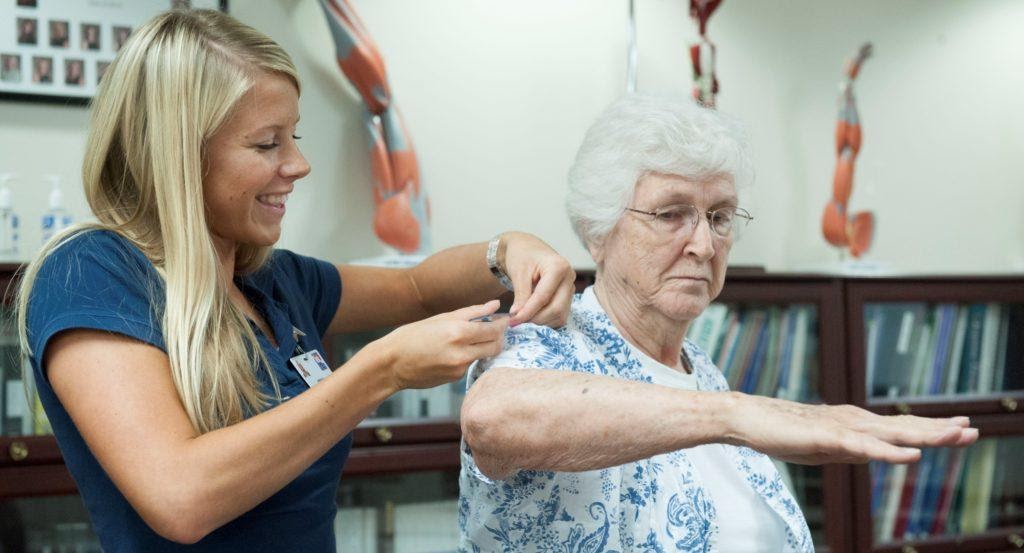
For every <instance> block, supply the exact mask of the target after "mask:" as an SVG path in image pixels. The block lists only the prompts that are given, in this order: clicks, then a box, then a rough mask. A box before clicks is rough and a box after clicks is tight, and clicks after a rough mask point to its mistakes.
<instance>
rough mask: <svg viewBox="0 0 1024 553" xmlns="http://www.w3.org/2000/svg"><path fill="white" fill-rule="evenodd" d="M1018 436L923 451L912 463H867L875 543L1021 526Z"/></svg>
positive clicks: (1022, 454)
mask: <svg viewBox="0 0 1024 553" xmlns="http://www.w3.org/2000/svg"><path fill="white" fill-rule="evenodd" d="M1021 459H1024V437H1010V438H989V439H983V440H979V441H978V442H977V443H976V444H974V445H973V446H971V447H969V448H966V449H928V450H925V451H924V454H923V456H922V457H921V461H920V462H918V463H916V464H913V465H889V464H885V463H871V467H870V472H871V518H872V520H873V521H874V539H875V542H876V543H880V544H881V543H886V542H891V541H898V540H917V539H922V538H925V537H928V536H943V535H964V536H969V535H972V534H977V533H980V532H984V531H986V530H995V529H1000V528H1010V527H1019V526H1021V525H1024V471H1021V470H1020V460H1021Z"/></svg>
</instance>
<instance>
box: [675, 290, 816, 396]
mask: <svg viewBox="0 0 1024 553" xmlns="http://www.w3.org/2000/svg"><path fill="white" fill-rule="evenodd" d="M687 338H688V339H690V340H691V341H692V342H694V343H695V344H696V345H697V346H699V347H700V348H701V349H703V350H704V351H705V352H707V354H708V355H709V356H711V359H712V360H714V362H715V364H716V365H717V366H718V368H719V369H721V371H722V372H723V373H724V374H725V377H726V379H728V381H729V387H730V388H731V389H733V390H737V391H740V392H745V393H750V394H759V395H765V396H772V397H780V398H785V399H791V400H798V401H814V400H817V399H818V386H817V382H818V321H817V310H816V309H815V307H814V306H812V305H803V304H793V305H790V306H787V307H779V306H772V307H737V306H730V305H726V304H721V303H715V304H711V305H709V306H708V308H707V309H705V310H704V313H702V314H701V316H700V317H698V318H697V319H696V320H694V321H693V323H691V324H690V328H689V329H688V330H687Z"/></svg>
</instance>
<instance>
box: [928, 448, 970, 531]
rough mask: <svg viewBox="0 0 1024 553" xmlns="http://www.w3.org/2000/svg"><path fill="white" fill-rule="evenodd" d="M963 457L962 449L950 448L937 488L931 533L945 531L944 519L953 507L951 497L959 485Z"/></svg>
mask: <svg viewBox="0 0 1024 553" xmlns="http://www.w3.org/2000/svg"><path fill="white" fill-rule="evenodd" d="M965 457H966V454H965V450H963V449H952V450H950V453H949V462H948V463H947V464H946V470H945V474H943V480H942V486H941V488H939V497H938V501H937V503H936V507H935V518H934V520H933V521H932V527H931V534H932V535H941V534H943V533H945V532H946V521H947V520H948V519H949V514H950V510H951V509H952V507H953V498H954V497H955V496H956V492H957V489H958V488H959V486H960V474H961V472H962V470H963V464H964V458H965Z"/></svg>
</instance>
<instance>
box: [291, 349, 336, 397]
mask: <svg viewBox="0 0 1024 553" xmlns="http://www.w3.org/2000/svg"><path fill="white" fill-rule="evenodd" d="M289 361H291V363H292V366H293V367H295V370H296V371H298V372H299V376H301V377H302V379H303V380H305V381H306V385H308V386H309V387H310V388H312V387H313V386H315V385H316V384H317V383H318V382H320V381H321V380H323V379H325V378H327V377H328V376H330V375H331V367H330V366H328V365H327V362H326V361H324V358H323V356H322V355H320V352H319V351H317V350H313V351H307V352H305V353H300V354H298V355H296V356H295V357H292V358H291V359H289Z"/></svg>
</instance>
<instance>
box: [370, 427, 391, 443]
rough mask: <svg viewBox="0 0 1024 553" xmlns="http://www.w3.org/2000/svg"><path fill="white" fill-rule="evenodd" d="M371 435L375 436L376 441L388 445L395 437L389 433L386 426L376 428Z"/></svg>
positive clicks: (389, 430)
mask: <svg viewBox="0 0 1024 553" xmlns="http://www.w3.org/2000/svg"><path fill="white" fill-rule="evenodd" d="M373 435H374V436H377V439H378V440H380V441H381V442H383V443H388V442H390V441H391V438H394V437H395V435H394V434H393V433H392V432H391V429H390V428H388V427H386V426H380V427H378V428H377V429H376V430H374V431H373Z"/></svg>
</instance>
